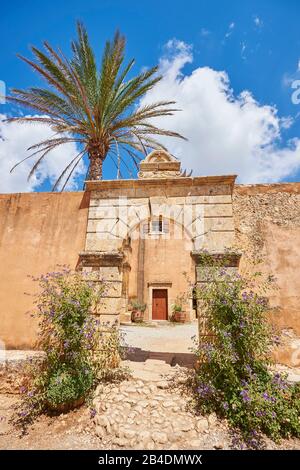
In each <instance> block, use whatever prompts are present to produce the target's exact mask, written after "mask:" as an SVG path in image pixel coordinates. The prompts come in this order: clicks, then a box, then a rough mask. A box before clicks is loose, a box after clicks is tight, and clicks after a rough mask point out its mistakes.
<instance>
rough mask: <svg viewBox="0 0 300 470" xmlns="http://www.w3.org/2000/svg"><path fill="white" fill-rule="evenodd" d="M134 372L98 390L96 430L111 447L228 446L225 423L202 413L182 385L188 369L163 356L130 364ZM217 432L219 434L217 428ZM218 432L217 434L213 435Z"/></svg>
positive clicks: (184, 447) (149, 448)
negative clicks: (196, 411) (190, 407)
mask: <svg viewBox="0 0 300 470" xmlns="http://www.w3.org/2000/svg"><path fill="white" fill-rule="evenodd" d="M124 365H126V366H129V367H130V369H131V371H132V377H131V378H130V379H129V380H127V381H124V382H122V383H121V384H106V385H102V384H101V385H100V386H99V387H98V389H97V392H96V398H95V400H94V406H95V409H96V416H95V418H94V422H95V426H96V428H95V429H96V434H97V435H98V437H99V438H100V439H101V440H102V443H103V444H104V445H105V446H108V447H111V446H118V447H120V448H126V449H148V450H152V449H211V448H228V447H229V442H230V440H229V437H228V433H227V430H226V426H225V424H224V423H221V422H219V421H218V420H217V418H216V416H215V415H211V416H209V417H208V418H204V417H202V416H196V415H195V414H194V413H192V412H190V411H189V410H188V398H187V397H186V396H184V394H183V391H182V388H180V386H179V387H178V385H177V387H174V377H176V382H177V384H178V383H179V384H180V382H182V381H183V380H184V377H183V375H182V373H183V369H182V368H181V367H179V366H175V367H171V366H170V365H168V364H166V363H165V362H164V361H161V360H146V361H145V362H143V363H142V362H141V363H130V362H129V361H127V362H126V361H125V362H124ZM211 431H213V433H211ZM212 435H213V439H212Z"/></svg>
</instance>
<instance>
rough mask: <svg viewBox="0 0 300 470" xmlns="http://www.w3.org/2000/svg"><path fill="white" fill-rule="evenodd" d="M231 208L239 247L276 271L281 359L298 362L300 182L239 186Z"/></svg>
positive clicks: (275, 317)
mask: <svg viewBox="0 0 300 470" xmlns="http://www.w3.org/2000/svg"><path fill="white" fill-rule="evenodd" d="M233 213H234V222H235V230H236V240H237V244H238V247H239V248H240V249H241V250H242V251H243V252H244V253H246V257H244V258H242V260H241V269H243V267H244V266H245V264H247V257H248V258H249V257H251V256H253V255H258V256H260V257H261V258H262V260H263V264H262V266H261V268H260V269H262V271H264V272H266V273H270V274H273V275H274V276H275V278H276V284H277V287H278V290H276V291H274V293H273V295H272V296H271V302H272V305H274V306H278V307H279V310H278V311H277V312H276V313H274V315H273V316H272V321H273V323H274V324H275V325H276V326H277V327H279V329H280V330H281V331H282V332H283V335H282V337H281V340H282V344H281V345H280V346H279V347H278V348H276V351H275V358H276V360H277V361H278V362H282V363H285V364H288V365H293V366H298V367H299V366H300V183H283V184H265V185H264V184H259V185H241V186H238V185H237V186H235V189H234V193H233Z"/></svg>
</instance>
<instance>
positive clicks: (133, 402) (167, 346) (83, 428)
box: [0, 323, 300, 450]
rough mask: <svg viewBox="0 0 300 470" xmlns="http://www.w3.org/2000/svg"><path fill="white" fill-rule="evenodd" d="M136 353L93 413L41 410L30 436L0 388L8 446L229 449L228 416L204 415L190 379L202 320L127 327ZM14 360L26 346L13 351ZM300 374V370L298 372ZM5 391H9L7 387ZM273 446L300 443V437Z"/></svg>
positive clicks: (2, 437) (3, 439) (1, 424)
mask: <svg viewBox="0 0 300 470" xmlns="http://www.w3.org/2000/svg"><path fill="white" fill-rule="evenodd" d="M121 329H122V332H123V335H124V339H125V341H126V344H127V346H128V347H129V351H128V354H127V358H126V360H124V361H123V364H122V366H123V367H124V368H126V369H127V370H128V371H129V375H127V377H126V379H124V380H122V381H121V382H115V383H104V384H100V385H99V386H98V387H97V390H96V393H95V397H94V401H93V405H92V406H93V408H95V410H96V414H95V416H91V413H90V409H89V408H88V407H87V406H82V407H81V408H79V409H77V410H74V411H71V412H69V413H66V414H61V415H58V416H46V415H43V416H40V417H39V418H38V419H37V420H36V422H35V423H34V424H33V425H32V426H31V427H30V428H29V429H28V432H27V434H25V435H24V436H20V433H19V432H18V431H17V430H16V429H15V428H13V426H12V425H11V424H10V422H9V419H10V417H11V415H12V413H13V408H14V406H15V404H16V403H17V402H18V400H19V396H18V395H15V394H9V393H2V394H0V449H99V450H101V449H107V450H109V449H149V450H152V449H193V450H194V449H229V448H230V446H231V437H230V433H229V429H228V427H227V424H226V422H225V421H224V420H222V421H221V420H219V419H217V417H216V416H215V415H214V414H212V415H209V416H206V417H203V416H200V415H197V414H196V413H195V412H194V411H193V410H192V408H191V407H190V396H188V395H186V393H185V389H184V387H183V383H184V381H185V378H186V374H187V373H188V371H189V368H190V367H191V366H192V364H193V361H194V357H193V355H192V354H191V351H190V348H191V347H192V345H193V342H192V340H191V336H193V335H194V334H196V331H197V324H196V323H192V324H185V325H170V324H169V325H167V324H160V325H159V326H143V325H142V326H133V325H124V326H122V328H121ZM8 356H9V357H10V360H11V359H12V358H14V357H19V356H20V357H23V356H24V352H22V353H20V352H17V351H16V352H13V351H12V352H10V353H9V354H8ZM291 373H293V374H294V375H291V377H293V378H294V379H297V380H299V378H300V376H299V375H298V374H299V373H300V371H298V370H297V371H291ZM0 391H1V389H0ZM266 448H268V449H300V440H299V439H289V440H284V441H282V442H281V443H280V444H274V443H273V442H272V441H270V440H266Z"/></svg>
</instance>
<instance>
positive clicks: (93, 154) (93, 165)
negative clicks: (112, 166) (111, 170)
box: [88, 141, 109, 181]
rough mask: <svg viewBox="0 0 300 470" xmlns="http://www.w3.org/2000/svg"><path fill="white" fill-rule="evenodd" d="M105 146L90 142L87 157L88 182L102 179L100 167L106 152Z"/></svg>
mask: <svg viewBox="0 0 300 470" xmlns="http://www.w3.org/2000/svg"><path fill="white" fill-rule="evenodd" d="M108 148H109V147H107V146H105V145H103V143H101V142H98V141H96V142H93V141H92V142H90V145H89V148H88V155H89V161H90V162H89V173H88V180H90V181H95V180H101V179H102V167H103V162H104V160H105V157H106V155H107V152H108Z"/></svg>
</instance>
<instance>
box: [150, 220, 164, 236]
mask: <svg viewBox="0 0 300 470" xmlns="http://www.w3.org/2000/svg"><path fill="white" fill-rule="evenodd" d="M151 232H155V233H163V220H162V217H161V216H159V218H158V219H154V220H151Z"/></svg>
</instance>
